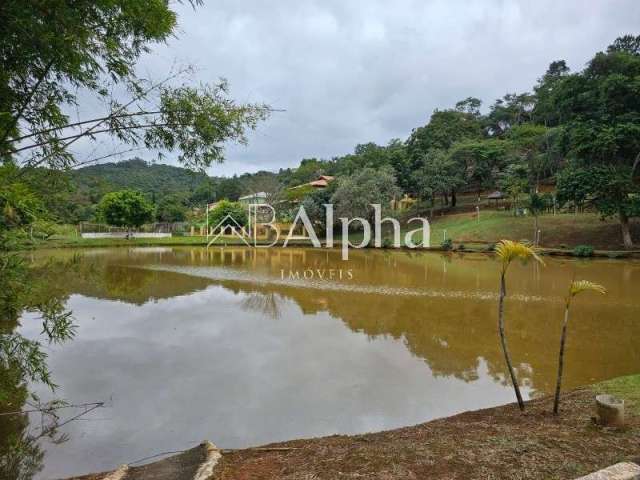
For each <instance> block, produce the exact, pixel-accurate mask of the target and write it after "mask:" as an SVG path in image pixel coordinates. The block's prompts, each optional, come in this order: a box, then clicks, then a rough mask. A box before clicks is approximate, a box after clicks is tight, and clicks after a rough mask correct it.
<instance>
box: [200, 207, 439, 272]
mask: <svg viewBox="0 0 640 480" xmlns="http://www.w3.org/2000/svg"><path fill="white" fill-rule="evenodd" d="M323 206H324V208H325V225H326V227H325V232H324V233H325V235H324V239H323V240H324V245H323V244H322V242H321V241H320V239H319V237H318V234H317V232H316V229H315V227H314V225H313V222H312V221H311V219H310V218H309V216H308V215H307V212H306V210H305V208H304V206H303V205H300V206H299V207H298V211H297V213H296V216H295V218H294V219H293V222H291V223H278V222H277V220H276V217H277V215H276V210H275V209H274V208H273V206H271V205H269V204H268V203H260V204H249V205H248V209H249V216H248V219H249V221H248V225H247V227H248V228H247V227H244V226H242V225H241V224H240V223H239V222H237V221H236V220H235V219H234V218H233V217H232V216H231V215H226V216H225V217H224V218H223V219H222V220H221V221H220V222H218V224H217V225H216V226H215V227H213V228H212V229H209V227H208V226H207V237H209V236H210V235H215V236H213V237H212V239H211V240H210V241H209V244H208V246H210V245H212V244H213V243H214V242H216V240H218V239H219V238H220V237H222V236H233V237H237V238H239V239H240V240H241V241H242V242H243V243H245V244H246V245H247V246H251V243H252V244H253V247H254V248H270V247H273V246H275V245H277V244H278V243H279V242H280V240H281V238H284V240H283V242H282V245H281V246H282V247H283V248H286V247H287V246H288V245H289V242H291V241H297V240H305V241H309V242H311V244H312V245H313V247H314V248H323V247H324V248H333V247H334V245H335V244H336V243H339V245H340V248H341V251H342V259H343V260H348V259H349V249H350V248H356V249H360V248H365V247H368V246H370V245H371V238H372V234H373V246H374V247H375V248H381V247H382V246H383V245H382V243H383V242H382V234H383V232H382V225H383V224H388V225H390V226H391V227H392V229H393V241H391V242H388V241H385V247H387V246H388V247H393V248H401V247H403V246H404V247H406V248H411V249H417V248H429V246H430V234H431V227H430V225H429V221H428V220H427V219H426V218H422V217H413V218H410V219H409V220H408V221H407V227H408V226H409V225H411V224H420V227H419V228H414V229H413V230H407V231H405V232H404V236H402V233H403V230H402V228H401V226H400V222H399V221H398V219H396V218H393V217H384V218H383V217H382V207H381V205H380V204H377V203H372V204H370V206H371V207H372V208H373V214H374V215H373V226H372V225H371V223H370V222H369V220H367V219H366V218H362V217H354V218H348V217H338V221H339V225H338V224H337V223H336V222H335V221H334V211H333V204H330V203H326V204H323ZM207 213H208V212H207ZM266 217H268V218H266ZM265 219H266V221H264V220H265ZM259 220H260V221H259ZM334 225H338V226H339V233H340V239H339V241H338V242H335V241H334ZM372 227H373V228H372ZM355 228H357V230H358V237H359V241H358V242H357V243H352V242H351V240H350V239H349V234H350V233H353V230H354V229H355ZM250 240H251V243H250V242H249V241H250ZM403 240H404V242H403Z"/></svg>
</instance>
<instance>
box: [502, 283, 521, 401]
mask: <svg viewBox="0 0 640 480" xmlns="http://www.w3.org/2000/svg"><path fill="white" fill-rule="evenodd" d="M506 296H507V288H506V285H505V280H504V272H503V273H502V276H501V277H500V301H499V303H498V331H499V333H500V344H501V345H502V353H504V359H505V361H506V363H507V368H508V369H509V375H510V376H511V383H512V384H513V390H514V391H515V392H516V398H517V399H518V407H520V411H524V401H523V400H522V395H521V394H520V385H518V379H517V378H516V374H515V372H514V371H513V366H512V364H511V355H510V354H509V349H508V348H507V339H506V337H505V335H504V297H506Z"/></svg>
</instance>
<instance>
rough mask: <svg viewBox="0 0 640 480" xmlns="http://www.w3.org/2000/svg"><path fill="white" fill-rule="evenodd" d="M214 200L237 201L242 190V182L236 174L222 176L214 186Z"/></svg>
mask: <svg viewBox="0 0 640 480" xmlns="http://www.w3.org/2000/svg"><path fill="white" fill-rule="evenodd" d="M215 192H216V195H215V198H216V200H231V201H232V202H235V201H237V200H238V199H239V198H240V197H241V196H242V192H243V187H242V182H241V181H240V180H239V179H238V176H237V175H234V176H233V177H230V178H223V179H221V180H220V183H218V185H217V186H216V188H215Z"/></svg>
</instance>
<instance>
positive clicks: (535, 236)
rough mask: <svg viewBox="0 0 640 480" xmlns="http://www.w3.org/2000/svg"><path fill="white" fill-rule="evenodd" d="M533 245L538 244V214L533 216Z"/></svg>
mask: <svg viewBox="0 0 640 480" xmlns="http://www.w3.org/2000/svg"><path fill="white" fill-rule="evenodd" d="M533 245H534V246H536V247H537V246H538V215H534V216H533Z"/></svg>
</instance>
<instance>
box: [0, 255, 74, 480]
mask: <svg viewBox="0 0 640 480" xmlns="http://www.w3.org/2000/svg"><path fill="white" fill-rule="evenodd" d="M77 264H78V259H77V258H75V257H74V258H72V259H71V260H69V261H67V262H64V265H54V264H53V263H49V264H48V265H47V268H45V269H29V268H27V266H26V264H25V263H24V261H23V260H22V258H21V257H19V256H17V255H13V254H2V255H0V292H2V293H1V294H0V314H1V315H2V316H1V317H0V477H2V478H12V479H29V478H31V477H32V476H33V475H35V474H36V473H37V472H39V471H40V470H41V469H42V462H43V458H44V453H43V452H42V450H41V448H40V445H39V443H38V441H39V440H40V439H42V438H45V437H46V438H48V439H50V440H52V441H56V442H60V441H64V440H65V437H64V436H58V434H57V417H56V415H55V414H52V413H50V412H49V413H47V412H42V413H41V414H42V424H41V426H40V427H39V428H37V429H30V427H29V418H28V416H27V414H25V413H17V412H22V411H23V410H24V409H25V408H27V407H35V409H39V408H40V407H43V408H44V409H45V410H46V409H48V408H51V407H55V406H57V405H58V403H57V402H53V403H50V404H48V405H45V406H41V405H38V402H39V400H38V398H37V397H36V396H34V395H33V394H31V393H30V392H29V389H28V384H29V383H30V382H41V383H44V384H46V385H48V386H49V387H51V388H52V389H53V388H54V387H55V385H54V383H53V381H52V378H51V373H50V372H49V369H48V366H47V355H46V353H45V351H44V350H43V344H42V341H41V340H40V339H35V340H34V339H28V338H25V337H24V336H22V335H21V334H20V333H19V332H18V330H17V329H18V326H19V318H20V316H21V315H22V314H23V313H24V312H31V313H32V314H37V316H38V319H39V321H41V322H42V329H43V331H42V337H43V338H44V341H45V342H48V343H52V342H55V343H58V342H64V341H67V340H69V339H71V338H72V337H73V335H74V331H75V330H74V325H73V323H72V317H71V312H68V311H66V309H65V303H66V300H67V295H66V293H65V292H64V291H63V288H61V284H60V282H59V281H58V278H56V272H57V271H58V270H59V269H60V268H64V269H65V270H73V268H74V266H76V265H77Z"/></svg>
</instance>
